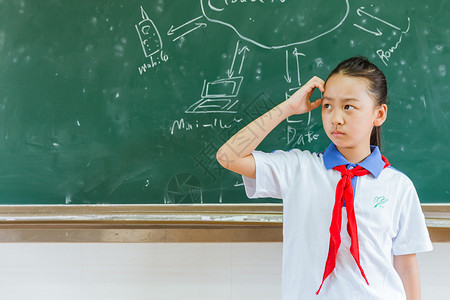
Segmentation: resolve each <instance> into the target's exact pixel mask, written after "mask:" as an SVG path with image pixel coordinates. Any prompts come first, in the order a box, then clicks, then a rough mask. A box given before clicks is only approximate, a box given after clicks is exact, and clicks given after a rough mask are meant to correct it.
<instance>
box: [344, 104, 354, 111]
mask: <svg viewBox="0 0 450 300" xmlns="http://www.w3.org/2000/svg"><path fill="white" fill-rule="evenodd" d="M344 109H345V110H353V109H355V107H354V106H351V105H348V104H347V105H346V106H344Z"/></svg>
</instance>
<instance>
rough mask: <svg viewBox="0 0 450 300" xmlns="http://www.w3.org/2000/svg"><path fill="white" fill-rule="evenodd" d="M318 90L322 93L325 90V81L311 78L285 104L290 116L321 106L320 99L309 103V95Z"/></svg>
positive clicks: (315, 77)
mask: <svg viewBox="0 0 450 300" xmlns="http://www.w3.org/2000/svg"><path fill="white" fill-rule="evenodd" d="M316 88H318V89H319V90H320V91H321V92H322V93H323V92H324V90H325V81H323V80H322V79H320V78H319V77H317V76H314V77H313V78H311V79H310V80H309V81H308V82H307V83H306V84H304V85H303V86H302V87H301V88H300V89H298V90H297V91H296V92H295V93H294V94H293V95H292V96H291V97H290V98H289V99H288V100H286V102H287V103H288V104H289V105H288V107H289V109H290V110H291V113H292V115H298V114H304V113H307V112H309V111H311V110H313V109H316V108H317V107H319V106H320V104H322V98H319V99H317V100H315V101H314V102H311V95H312V93H313V92H314V90H315V89H316Z"/></svg>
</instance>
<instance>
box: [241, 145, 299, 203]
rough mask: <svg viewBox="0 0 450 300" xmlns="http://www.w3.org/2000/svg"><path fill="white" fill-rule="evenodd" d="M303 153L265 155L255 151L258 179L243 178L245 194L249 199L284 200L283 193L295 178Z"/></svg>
mask: <svg viewBox="0 0 450 300" xmlns="http://www.w3.org/2000/svg"><path fill="white" fill-rule="evenodd" d="M300 153H301V151H300V150H298V149H293V150H291V151H288V152H287V151H280V150H278V151H275V152H273V153H264V152H261V151H253V152H252V155H253V157H254V159H255V164H256V179H253V178H249V177H245V176H243V180H244V185H245V192H246V194H247V197H249V198H261V197H270V198H277V199H282V198H283V192H284V191H285V190H286V188H287V187H288V186H289V184H290V181H291V180H293V178H295V172H296V166H298V164H299V163H300V162H299V160H300V157H301V156H300V155H299V154H300Z"/></svg>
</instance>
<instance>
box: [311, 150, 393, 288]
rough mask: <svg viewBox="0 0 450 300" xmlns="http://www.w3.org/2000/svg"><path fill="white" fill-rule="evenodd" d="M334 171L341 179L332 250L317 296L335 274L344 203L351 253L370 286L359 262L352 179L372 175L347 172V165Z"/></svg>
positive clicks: (358, 168) (356, 170) (363, 171)
mask: <svg viewBox="0 0 450 300" xmlns="http://www.w3.org/2000/svg"><path fill="white" fill-rule="evenodd" d="M381 158H382V159H383V161H384V168H386V167H388V166H390V164H389V161H388V160H387V159H386V157H384V156H381ZM384 168H383V169H384ZM333 169H334V170H336V171H339V172H340V173H341V179H340V180H339V182H338V184H337V187H336V200H335V202H334V208H333V218H332V220H331V226H330V248H329V250H328V257H327V262H326V264H325V270H324V273H323V279H322V283H321V284H320V287H319V289H318V290H317V292H316V295H319V292H320V289H321V288H322V285H323V283H324V282H325V279H326V278H327V277H328V275H330V274H331V273H332V272H333V270H334V267H335V266H336V255H337V252H338V249H339V246H340V245H341V223H342V206H343V204H344V203H345V208H346V209H347V232H348V234H349V236H350V239H351V241H352V243H351V246H350V253H351V254H352V256H353V258H354V259H355V262H356V264H357V265H358V268H359V270H360V271H361V275H362V276H363V277H364V279H365V280H366V283H367V284H369V281H367V278H366V275H365V274H364V270H363V268H362V267H361V264H360V260H359V245H358V228H357V226H356V217H355V206H354V195H353V186H352V182H351V179H352V178H353V177H355V176H364V175H367V174H370V172H369V171H368V170H366V169H364V168H363V167H361V166H356V167H355V168H353V169H351V170H347V166H346V165H340V166H337V167H334V168H333Z"/></svg>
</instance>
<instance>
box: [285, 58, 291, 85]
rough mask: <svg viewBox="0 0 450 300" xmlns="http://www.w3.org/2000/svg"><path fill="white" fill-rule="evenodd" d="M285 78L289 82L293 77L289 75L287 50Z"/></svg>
mask: <svg viewBox="0 0 450 300" xmlns="http://www.w3.org/2000/svg"><path fill="white" fill-rule="evenodd" d="M284 79H285V80H286V82H287V83H291V81H292V79H291V76H290V75H289V52H288V51H287V50H286V75H285V76H284Z"/></svg>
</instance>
